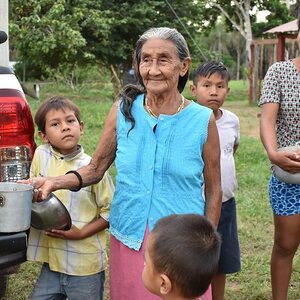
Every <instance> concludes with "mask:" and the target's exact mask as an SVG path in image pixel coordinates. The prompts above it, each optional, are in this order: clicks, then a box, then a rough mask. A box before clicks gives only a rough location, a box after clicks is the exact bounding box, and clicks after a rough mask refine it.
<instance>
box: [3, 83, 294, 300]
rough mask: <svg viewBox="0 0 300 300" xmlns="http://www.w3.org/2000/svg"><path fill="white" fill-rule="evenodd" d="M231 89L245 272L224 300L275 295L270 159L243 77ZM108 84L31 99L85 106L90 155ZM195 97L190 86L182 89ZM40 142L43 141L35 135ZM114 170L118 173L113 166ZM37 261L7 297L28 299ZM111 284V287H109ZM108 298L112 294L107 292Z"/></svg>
mask: <svg viewBox="0 0 300 300" xmlns="http://www.w3.org/2000/svg"><path fill="white" fill-rule="evenodd" d="M230 86H231V92H230V94H229V96H228V99H227V100H226V103H225V108H228V109H229V110H231V111H233V112H235V113H236V114H237V115H238V117H239V118H240V122H241V143H240V146H239V149H238V151H237V154H236V166H237V176H238V182H239V189H238V192H237V195H236V199H237V203H238V226H239V237H240V244H241V257H242V270H241V271H240V272H239V273H237V274H234V275H231V276H228V284H227V288H226V299H228V300H229V299H230V300H243V299H245V300H247V299H249V300H250V299H251V300H252V299H253V300H254V299H256V300H264V299H266V300H267V299H271V286H270V276H269V257H270V253H271V249H272V236H273V226H272V222H273V220H272V213H271V209H270V207H269V203H268V195H267V185H268V179H269V176H270V171H269V163H268V160H267V158H266V155H265V153H264V150H263V147H262V145H261V143H260V140H259V136H258V132H259V129H258V128H259V117H258V114H259V108H258V107H257V105H255V104H253V105H249V103H248V100H247V95H248V92H247V85H246V83H244V82H242V81H238V82H235V81H232V82H231V83H230ZM111 90H112V89H111V87H110V85H109V84H105V85H104V84H101V83H96V84H93V85H91V84H90V85H82V86H80V87H77V88H76V89H75V90H73V91H72V90H70V89H68V88H67V87H66V86H60V85H59V84H50V83H44V84H42V85H41V100H39V101H37V100H33V99H29V103H30V106H31V108H32V111H33V113H34V112H35V111H36V108H37V107H38V105H39V104H40V102H41V101H42V100H44V99H45V98H47V97H49V96H52V95H57V94H60V95H66V96H68V97H69V98H70V99H72V100H74V101H75V102H76V103H77V104H78V105H79V106H80V108H81V112H82V118H83V121H84V123H85V134H84V136H83V138H82V144H83V145H84V148H85V150H86V152H87V153H89V154H91V155H92V154H93V151H94V149H95V147H96V143H97V141H98V138H99V135H100V133H101V129H102V126H103V123H104V120H105V116H106V114H107V112H108V111H109V108H110V106H111V104H112V99H113V96H112V92H111ZM184 94H185V95H186V97H188V98H191V95H190V93H189V91H188V90H186V91H185V92H184ZM36 140H37V142H38V143H40V141H39V139H38V138H37V139H36ZM110 172H111V173H112V175H115V170H114V168H113V167H112V168H111V170H110ZM38 272H39V265H38V264H36V263H31V262H26V263H23V264H22V265H21V270H20V272H18V273H17V274H14V275H12V276H10V280H9V286H8V296H7V299H10V300H24V299H27V297H28V295H29V293H30V291H31V289H32V287H33V285H34V282H35V280H36V278H37V276H38ZM299 272H300V260H299V255H298V256H297V257H296V258H295V261H294V271H293V276H292V279H291V288H290V294H289V299H292V300H298V299H300V273H299ZM106 288H107V287H106ZM106 299H107V300H108V299H109V296H108V294H107V292H106ZM128 300H129V299H128Z"/></svg>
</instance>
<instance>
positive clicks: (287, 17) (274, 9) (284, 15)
mask: <svg viewBox="0 0 300 300" xmlns="http://www.w3.org/2000/svg"><path fill="white" fill-rule="evenodd" d="M264 2H265V3H264V9H265V10H268V11H270V14H269V15H268V16H267V17H266V22H260V23H256V22H253V24H252V32H253V36H254V37H256V38H258V37H263V36H265V37H266V35H264V34H263V33H264V32H265V31H267V30H269V29H271V28H273V27H276V26H279V25H282V24H284V23H287V22H289V21H291V20H293V19H295V17H293V16H292V14H291V13H290V11H289V9H288V7H287V6H286V4H285V3H283V2H281V1H278V0H273V1H264Z"/></svg>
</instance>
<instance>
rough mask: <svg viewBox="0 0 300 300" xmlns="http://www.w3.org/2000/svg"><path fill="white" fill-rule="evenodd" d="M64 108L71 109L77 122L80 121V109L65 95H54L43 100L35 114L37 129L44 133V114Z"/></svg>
mask: <svg viewBox="0 0 300 300" xmlns="http://www.w3.org/2000/svg"><path fill="white" fill-rule="evenodd" d="M65 109H69V110H71V111H73V112H74V114H75V116H76V118H77V120H78V122H79V123H80V122H81V119H80V110H79V108H78V106H77V105H76V104H75V103H74V102H72V101H71V100H69V99H68V98H65V97H61V96H54V97H51V98H49V99H47V100H46V101H44V102H43V103H42V104H41V106H40V107H39V108H38V110H37V112H36V114H35V117H34V121H35V124H36V125H37V127H38V129H39V131H41V132H43V133H45V125H46V115H47V113H48V112H49V111H50V110H63V111H64V110H65Z"/></svg>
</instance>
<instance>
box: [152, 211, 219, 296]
mask: <svg viewBox="0 0 300 300" xmlns="http://www.w3.org/2000/svg"><path fill="white" fill-rule="evenodd" d="M151 234H152V236H153V244H152V247H151V249H149V255H150V257H151V259H152V261H153V264H154V267H155V269H156V270H157V271H158V272H159V273H163V274H166V275H167V276H168V277H169V279H170V280H171V282H172V284H174V285H175V288H176V289H177V290H178V291H179V293H180V294H181V296H182V297H186V298H195V297H199V296H201V295H202V294H204V293H205V291H206V290H207V289H208V287H209V285H210V283H211V281H212V278H213V275H214V274H215V273H216V271H217V268H218V263H219V256H220V246H221V238H220V236H219V234H218V233H217V231H216V229H215V227H214V226H213V225H212V223H211V222H210V221H209V220H208V219H207V218H206V217H204V216H200V215H197V214H183V215H170V216H168V217H165V218H162V219H160V220H159V221H158V222H157V223H156V225H155V227H154V229H153V231H152V233H151Z"/></svg>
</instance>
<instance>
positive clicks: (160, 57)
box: [139, 38, 190, 95]
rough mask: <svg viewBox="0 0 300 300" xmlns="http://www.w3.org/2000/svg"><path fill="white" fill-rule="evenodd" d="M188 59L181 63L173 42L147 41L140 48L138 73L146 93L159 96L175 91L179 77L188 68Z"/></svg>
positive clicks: (155, 39) (154, 39) (156, 39)
mask: <svg viewBox="0 0 300 300" xmlns="http://www.w3.org/2000/svg"><path fill="white" fill-rule="evenodd" d="M187 61H188V62H189V61H190V59H189V58H188V59H186V60H185V61H183V62H181V61H180V59H179V56H178V52H177V49H176V46H175V45H174V43H173V42H171V41H168V40H162V39H158V38H152V39H149V40H148V41H147V42H145V44H144V45H143V47H142V50H141V61H140V65H139V71H140V74H141V77H142V79H143V83H144V86H145V88H146V90H147V93H151V94H155V95H160V94H164V93H168V92H170V91H173V90H177V85H178V80H179V76H183V75H184V74H185V73H186V72H187V70H188V67H189V63H187Z"/></svg>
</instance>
